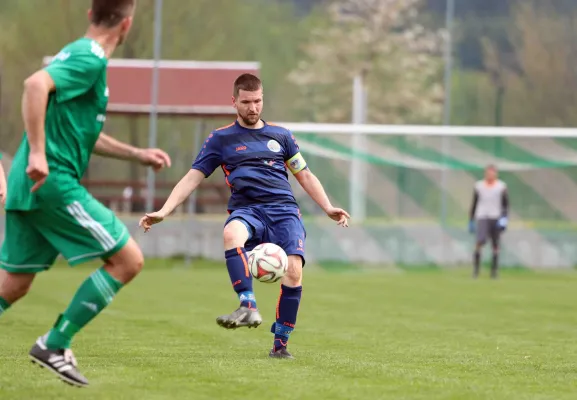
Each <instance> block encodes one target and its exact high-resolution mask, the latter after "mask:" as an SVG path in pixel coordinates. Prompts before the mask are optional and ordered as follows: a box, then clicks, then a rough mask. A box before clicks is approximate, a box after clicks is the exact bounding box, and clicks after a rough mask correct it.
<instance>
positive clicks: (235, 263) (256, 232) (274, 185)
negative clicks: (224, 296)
mask: <svg viewBox="0 0 577 400" xmlns="http://www.w3.org/2000/svg"><path fill="white" fill-rule="evenodd" d="M233 105H234V107H235V108H236V110H237V119H236V121H235V122H234V123H232V124H230V125H228V126H225V127H223V128H220V129H217V130H215V131H213V132H212V133H211V134H210V135H209V136H208V138H207V139H206V140H205V142H204V144H203V147H202V149H201V151H200V153H199V154H198V156H197V158H196V160H195V162H194V164H193V165H192V168H191V170H190V171H189V172H188V173H187V174H186V176H185V177H184V178H182V180H181V181H180V182H179V183H178V184H177V185H176V186H175V188H174V189H173V191H172V193H171V194H170V196H169V198H168V199H167V201H166V203H165V204H164V206H163V207H162V209H161V210H159V211H157V212H154V213H150V214H146V215H145V216H144V217H143V218H142V219H141V221H140V226H141V227H142V228H143V229H144V230H145V232H147V231H149V230H150V228H151V226H152V225H153V224H156V223H159V222H161V221H162V220H163V219H164V218H165V217H167V216H168V215H170V214H171V213H172V212H173V211H174V209H175V208H176V207H178V206H179V205H180V204H182V202H184V200H185V199H186V198H187V197H188V196H190V194H191V193H192V192H193V191H194V190H195V189H196V188H197V187H198V185H199V184H200V183H201V182H202V180H203V179H204V178H205V177H208V176H210V175H211V174H212V173H213V172H214V170H215V169H217V168H218V167H221V168H222V170H223V172H224V175H225V180H226V183H227V185H228V186H229V187H230V189H231V197H230V200H229V203H228V212H229V214H230V215H229V217H228V218H227V220H226V223H225V227H224V232H223V236H224V247H225V253H224V255H225V259H226V266H227V269H228V273H229V276H230V279H231V283H232V285H233V288H234V290H235V291H236V293H237V294H238V298H239V301H240V306H239V308H238V309H237V310H236V311H234V312H232V313H231V314H227V315H223V316H220V317H218V318H217V323H218V324H219V325H220V326H222V327H224V328H226V329H236V328H239V327H243V326H247V327H257V326H259V325H260V324H261V323H262V317H261V315H260V313H259V311H258V308H257V303H256V298H255V295H254V292H253V288H252V276H251V274H250V272H249V270H248V265H247V260H248V257H247V251H250V250H252V249H253V248H254V247H255V246H257V245H258V244H260V243H267V242H268V243H275V244H277V245H279V246H280V247H281V248H282V249H283V250H284V251H285V252H286V253H287V255H288V260H289V267H288V272H287V274H286V275H285V276H284V277H283V278H282V281H281V292H280V298H279V301H278V305H277V309H276V322H275V323H273V325H272V327H271V332H272V333H274V335H275V336H274V343H273V347H272V350H271V351H270V354H269V355H270V356H271V357H275V358H292V355H291V354H290V353H289V352H288V351H287V349H286V347H287V344H288V339H289V337H290V334H291V332H292V331H293V329H294V327H295V323H296V319H297V313H298V309H299V304H300V299H301V292H302V285H301V284H302V268H303V266H304V262H305V238H306V231H305V228H304V225H303V223H302V220H301V214H300V211H299V208H298V204H297V202H296V200H295V198H294V195H293V193H292V189H291V186H290V183H289V180H288V172H287V170H289V171H290V172H291V173H292V174H293V175H294V176H295V178H296V180H297V181H298V182H299V184H300V185H301V186H302V187H303V189H304V190H305V191H306V192H307V193H308V194H309V196H311V198H312V199H313V200H314V201H315V202H316V203H317V204H318V205H319V206H320V207H321V208H322V209H323V210H324V211H325V213H326V214H327V215H328V216H329V217H330V218H331V219H333V220H334V221H337V223H338V225H341V226H343V227H347V226H348V219H349V218H350V216H349V214H348V213H347V212H346V211H345V210H343V209H340V208H336V207H333V206H332V204H331V202H330V200H329V198H328V197H327V195H326V193H325V191H324V189H323V187H322V185H321V183H320V182H319V180H318V179H317V178H316V176H315V175H314V174H313V173H312V172H311V171H310V170H309V169H308V168H307V164H306V161H305V160H304V158H303V156H302V155H301V154H300V151H299V147H298V145H297V142H296V139H295V138H294V136H293V135H292V134H291V133H290V132H289V131H288V130H287V129H284V128H282V127H279V126H275V125H272V124H269V123H267V122H265V121H263V120H262V119H261V118H260V115H261V112H262V108H263V92H262V83H261V81H260V79H259V78H257V77H256V76H254V75H251V74H243V75H241V76H239V77H238V78H237V79H236V81H235V82H234V90H233Z"/></svg>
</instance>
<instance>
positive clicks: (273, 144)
mask: <svg viewBox="0 0 577 400" xmlns="http://www.w3.org/2000/svg"><path fill="white" fill-rule="evenodd" d="M266 147H268V149H269V150H270V151H272V152H275V153H278V152H279V151H280V144H279V143H278V142H277V141H276V140H274V139H271V140H269V141H268V143H267V144H266Z"/></svg>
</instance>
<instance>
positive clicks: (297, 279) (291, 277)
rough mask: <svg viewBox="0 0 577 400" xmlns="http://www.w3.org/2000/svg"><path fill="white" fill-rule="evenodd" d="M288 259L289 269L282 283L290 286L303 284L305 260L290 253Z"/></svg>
mask: <svg viewBox="0 0 577 400" xmlns="http://www.w3.org/2000/svg"><path fill="white" fill-rule="evenodd" d="M288 260H289V262H288V270H287V273H286V275H285V276H284V277H283V281H282V284H283V285H285V286H290V287H296V286H301V284H302V282H303V260H302V258H301V257H300V256H297V255H290V256H289V257H288Z"/></svg>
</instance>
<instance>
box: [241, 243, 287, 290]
mask: <svg viewBox="0 0 577 400" xmlns="http://www.w3.org/2000/svg"><path fill="white" fill-rule="evenodd" d="M248 268H249V270H250V273H251V274H252V276H253V277H255V278H256V279H258V280H259V281H260V282H266V283H274V282H277V281H278V280H279V279H280V278H282V277H283V276H285V274H286V272H287V269H288V257H287V255H286V253H285V252H284V250H283V249H281V248H280V247H279V246H277V245H276V244H273V243H262V244H259V245H258V246H256V247H255V248H254V249H253V251H251V252H250V255H249V256H248Z"/></svg>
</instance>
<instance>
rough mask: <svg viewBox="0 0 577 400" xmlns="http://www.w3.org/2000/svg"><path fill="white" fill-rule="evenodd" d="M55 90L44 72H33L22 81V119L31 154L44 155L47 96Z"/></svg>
mask: <svg viewBox="0 0 577 400" xmlns="http://www.w3.org/2000/svg"><path fill="white" fill-rule="evenodd" d="M55 89H56V86H55V84H54V80H53V79H52V77H51V76H50V74H48V72H46V71H45V70H40V71H37V72H35V73H34V74H32V75H31V76H30V77H28V78H27V79H26V80H25V81H24V93H23V95H22V118H23V120H24V129H25V130H26V134H27V136H28V143H29V145H30V153H31V154H42V155H44V154H45V150H46V137H45V133H44V119H45V118H46V106H47V104H48V96H49V94H50V92H53V91H54V90H55Z"/></svg>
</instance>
